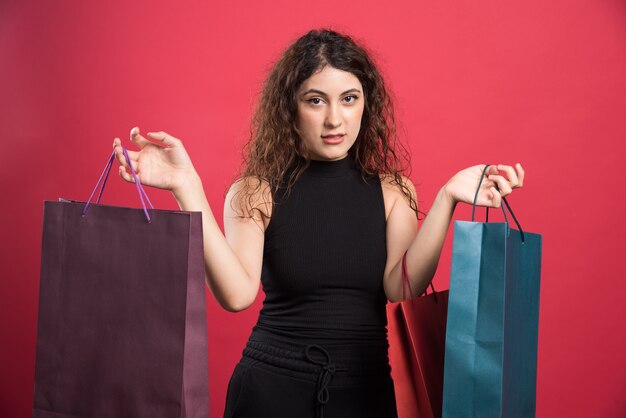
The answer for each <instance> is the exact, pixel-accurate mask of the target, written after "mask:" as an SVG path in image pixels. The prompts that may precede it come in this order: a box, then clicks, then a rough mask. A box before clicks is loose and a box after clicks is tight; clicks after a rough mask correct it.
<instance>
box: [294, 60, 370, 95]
mask: <svg viewBox="0 0 626 418" xmlns="http://www.w3.org/2000/svg"><path fill="white" fill-rule="evenodd" d="M309 89H315V90H321V91H323V92H325V93H328V94H332V93H337V94H340V93H342V92H344V91H346V90H349V89H359V90H361V91H363V87H362V86H361V82H360V81H359V79H358V78H357V77H356V76H355V75H354V74H352V73H350V72H348V71H343V70H339V69H337V68H335V67H331V66H330V65H326V66H324V68H322V69H321V70H318V71H316V72H315V73H313V75H311V77H309V78H307V79H306V80H304V82H303V83H302V85H301V86H300V91H301V92H304V91H306V90H309Z"/></svg>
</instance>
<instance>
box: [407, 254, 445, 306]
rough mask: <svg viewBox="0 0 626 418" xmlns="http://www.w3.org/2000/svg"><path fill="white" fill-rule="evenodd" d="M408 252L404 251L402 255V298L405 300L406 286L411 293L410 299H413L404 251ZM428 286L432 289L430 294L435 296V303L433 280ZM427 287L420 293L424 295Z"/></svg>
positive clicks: (435, 294)
mask: <svg viewBox="0 0 626 418" xmlns="http://www.w3.org/2000/svg"><path fill="white" fill-rule="evenodd" d="M407 252H408V250H407V251H405V252H404V255H403V256H402V300H406V288H407V287H408V288H409V294H410V295H411V299H413V289H411V281H410V280H409V273H408V271H407V268H406V253H407ZM428 287H430V290H432V292H433V293H432V294H433V297H434V298H435V303H438V302H437V292H435V286H433V281H432V280H431V281H430V283H429V284H428ZM428 287H426V290H424V293H422V295H425V294H427V293H428Z"/></svg>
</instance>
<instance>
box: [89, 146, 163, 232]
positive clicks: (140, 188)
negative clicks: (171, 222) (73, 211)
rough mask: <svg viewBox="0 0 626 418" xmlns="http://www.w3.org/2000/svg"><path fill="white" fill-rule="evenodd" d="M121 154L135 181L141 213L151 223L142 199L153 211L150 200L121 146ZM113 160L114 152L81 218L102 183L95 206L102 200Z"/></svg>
mask: <svg viewBox="0 0 626 418" xmlns="http://www.w3.org/2000/svg"><path fill="white" fill-rule="evenodd" d="M122 152H123V153H124V157H126V161H128V166H129V167H130V171H131V173H132V175H133V178H134V179H135V186H137V193H139V200H141V206H142V207H143V213H144V214H145V215H146V219H147V220H148V222H151V221H152V220H151V218H150V214H149V213H148V210H147V208H146V203H145V201H144V197H145V198H146V200H147V201H148V204H149V205H150V209H154V206H152V202H151V201H150V198H149V197H148V194H147V193H146V191H145V190H144V189H143V186H142V185H141V182H140V181H139V179H138V178H137V174H136V173H135V169H134V168H133V164H132V163H131V162H130V157H129V156H128V151H126V148H125V147H124V146H122ZM114 158H115V151H113V152H112V153H111V156H110V157H109V160H108V161H107V163H106V165H105V166H104V170H102V174H100V178H99V179H98V182H97V183H96V186H95V187H94V188H93V191H92V192H91V195H90V196H89V199H88V200H87V204H86V205H85V207H84V208H83V212H82V215H83V216H85V215H87V210H89V206H91V199H93V195H94V194H95V193H96V190H97V189H98V186H99V185H100V183H101V182H102V186H101V187H100V193H98V199H97V200H96V204H99V203H100V198H102V192H104V186H106V184H107V180H108V178H109V173H110V172H111V167H112V166H113V159H114ZM103 178H104V181H102V179H103Z"/></svg>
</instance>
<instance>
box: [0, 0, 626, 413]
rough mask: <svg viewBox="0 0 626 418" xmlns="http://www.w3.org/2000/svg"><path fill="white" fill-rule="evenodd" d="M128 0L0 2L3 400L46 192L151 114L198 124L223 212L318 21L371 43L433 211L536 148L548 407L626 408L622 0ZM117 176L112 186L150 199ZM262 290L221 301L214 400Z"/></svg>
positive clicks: (15, 390)
mask: <svg viewBox="0 0 626 418" xmlns="http://www.w3.org/2000/svg"><path fill="white" fill-rule="evenodd" d="M127 3H129V2H124V1H120V0H114V1H108V2H98V3H96V2H81V1H55V2H49V1H41V2H33V1H19V2H18V1H15V2H13V1H9V0H4V1H2V2H1V3H0V80H2V81H1V82H0V140H1V141H2V144H3V145H2V147H0V157H1V161H2V164H0V185H1V189H0V190H1V196H2V197H1V198H0V199H1V204H0V222H1V225H2V241H1V242H2V243H1V244H0V245H2V247H1V249H0V280H1V284H2V287H1V289H2V290H1V293H0V338H1V343H0V362H1V363H0V366H1V367H0V370H1V371H2V372H1V373H0V416H2V417H27V416H29V415H30V407H31V403H32V395H33V375H34V365H35V364H34V363H35V340H36V322H37V298H38V286H39V257H40V249H41V226H42V225H41V222H42V209H43V204H42V201H43V200H44V199H52V200H54V199H56V198H58V197H61V196H62V197H66V198H74V199H81V200H84V199H86V198H87V197H88V194H89V192H90V191H91V188H92V187H93V184H94V182H95V181H96V179H97V177H98V175H99V173H100V170H101V169H102V167H103V165H104V163H105V161H106V158H107V157H108V155H109V152H110V150H111V142H112V139H113V137H114V136H120V137H123V138H124V140H125V143H126V144H127V145H128V144H129V142H128V140H127V136H126V135H127V133H128V131H129V129H130V128H131V127H133V126H135V125H139V126H140V127H141V128H143V129H144V131H145V130H160V129H163V130H166V131H168V132H170V133H171V134H173V135H175V136H178V137H179V138H181V139H183V140H184V141H185V144H186V146H187V148H188V150H189V152H190V154H191V156H192V158H193V160H194V162H195V165H196V167H197V169H198V170H199V172H200V175H201V176H202V178H203V179H204V185H205V188H206V190H207V194H208V196H209V200H210V204H211V205H212V207H213V208H214V211H215V212H216V214H218V216H221V213H222V208H223V206H222V205H223V194H224V191H225V189H226V187H227V186H228V185H229V184H230V181H231V180H232V178H233V175H234V174H235V171H236V169H237V167H238V164H239V161H240V155H239V150H240V148H241V145H242V143H243V140H244V139H245V137H246V134H247V132H248V122H249V119H250V112H251V109H252V107H253V104H254V101H255V98H256V97H257V92H258V91H259V86H260V82H261V81H262V79H263V77H264V74H265V73H266V71H267V69H268V68H269V67H270V65H271V63H272V62H273V60H275V59H276V58H277V57H278V55H279V53H280V52H281V51H282V50H283V48H285V47H286V45H287V44H288V43H289V42H290V41H292V40H294V39H295V38H296V37H297V36H298V35H300V34H302V33H303V32H304V31H306V30H307V29H309V28H317V27H322V26H329V27H331V28H335V29H338V30H341V31H346V32H348V33H350V34H352V35H353V36H354V37H356V38H357V39H359V40H362V41H364V42H365V44H366V45H367V46H369V48H370V49H371V50H372V51H374V55H375V57H376V59H377V60H378V62H379V64H380V66H381V67H382V69H383V71H384V73H385V74H386V76H387V80H388V82H389V84H390V85H391V87H392V89H393V91H394V92H395V97H396V99H397V110H398V116H399V120H400V123H401V135H402V138H403V139H404V140H405V141H407V142H408V143H409V145H410V147H411V149H412V152H413V160H412V166H413V174H412V178H413V180H414V181H415V182H416V183H417V184H418V193H419V195H420V204H421V207H422V209H425V210H427V209H428V208H429V206H430V203H431V202H432V199H433V198H434V195H435V193H436V191H437V189H438V188H439V187H441V186H442V185H443V184H444V182H445V181H446V180H447V179H448V178H450V177H451V176H452V175H453V174H454V173H455V172H456V171H457V170H459V169H461V168H464V167H466V166H469V165H473V164H478V163H482V162H490V163H508V164H513V163H515V162H518V161H519V162H522V164H523V165H524V167H525V168H526V170H527V182H526V184H525V187H524V189H523V190H521V191H518V192H516V193H515V194H514V195H513V196H511V199H510V202H511V204H512V206H513V208H514V209H516V213H517V214H518V217H519V218H520V221H521V222H522V225H523V226H525V227H526V229H528V230H529V231H533V232H539V233H542V234H543V237H544V260H543V276H542V288H541V314H540V335H539V365H538V368H539V370H538V394H537V404H538V406H537V411H538V413H537V415H538V416H539V417H543V418H553V417H569V418H574V417H623V416H626V400H625V399H626V397H624V392H625V389H626V356H625V354H624V353H625V351H624V345H625V343H626V330H625V329H626V327H625V325H624V323H625V320H626V303H624V295H625V294H626V280H625V279H626V274H625V273H626V268H625V267H624V266H625V263H623V262H621V261H620V260H619V257H620V256H622V252H623V250H624V245H623V243H624V236H625V235H626V234H625V233H626V230H625V227H624V222H623V220H622V219H621V218H622V216H624V214H625V213H626V210H625V209H626V207H625V206H626V203H625V198H624V196H625V193H624V188H623V184H624V173H623V170H622V169H621V168H622V167H621V166H620V163H621V162H622V160H623V156H622V155H623V153H624V150H625V146H624V142H625V141H626V122H625V121H626V117H625V115H624V113H625V110H626V3H624V2H623V1H620V0H593V1H592V0H589V1H585V0H578V1H571V0H552V1H538V0H529V1H525V2H502V1H493V0H488V1H481V2H469V1H459V0H457V1H449V0H442V1H436V2H432V1H417V0H406V1H391V2H388V1H386V2H379V1H369V0H368V1H358V2H357V1H353V2H337V1H331V0H319V1H316V2H304V3H303V2H294V1H286V0H277V1H273V2H262V3H265V5H263V6H261V5H260V4H261V2H250V4H247V5H246V4H243V3H241V2H229V3H227V2H199V1H188V2H183V3H182V4H184V5H182V6H174V5H173V2H169V1H162V0H159V1H141V2H133V4H127ZM115 180H116V181H113V182H110V183H109V187H108V190H107V192H106V195H105V202H106V203H111V204H122V205H130V206H137V205H138V202H137V198H136V195H135V191H134V189H133V188H132V187H130V186H129V185H127V184H124V183H123V182H121V181H119V180H118V179H115ZM149 192H150V196H151V198H152V200H153V202H154V203H155V204H156V206H157V207H161V208H172V209H175V208H177V206H176V204H175V201H174V199H173V198H172V196H171V195H170V194H169V193H168V192H164V191H157V190H150V191H149ZM467 218H468V211H467V208H460V209H459V210H458V212H457V219H467ZM219 221H220V222H221V219H220V220H219ZM620 243H621V244H620ZM449 245H450V242H449V241H448V244H447V246H446V249H445V252H444V255H443V258H442V262H441V266H440V270H439V272H438V276H437V279H436V284H437V285H438V286H439V287H440V288H445V287H447V285H448V272H449V264H450V247H449ZM260 300H261V295H260V296H259V301H258V302H257V304H256V305H254V307H253V308H251V309H249V310H248V311H247V312H243V313H239V314H229V313H226V312H224V311H223V310H221V309H220V308H219V307H218V306H217V305H216V303H215V302H214V301H213V300H211V299H209V301H208V319H209V339H210V340H209V343H210V348H209V350H210V353H209V356H210V364H209V367H210V390H211V396H212V398H211V399H212V404H211V413H212V416H214V417H218V416H221V414H222V411H223V404H224V397H225V390H226V385H227V383H228V378H229V377H230V373H231V371H232V368H233V366H234V364H235V362H236V361H237V360H238V359H239V357H240V354H241V350H242V348H243V345H244V343H245V340H246V338H247V336H248V334H249V332H250V329H251V327H252V325H253V324H254V322H255V320H256V315H257V313H258V310H259V307H260V305H259V303H260Z"/></svg>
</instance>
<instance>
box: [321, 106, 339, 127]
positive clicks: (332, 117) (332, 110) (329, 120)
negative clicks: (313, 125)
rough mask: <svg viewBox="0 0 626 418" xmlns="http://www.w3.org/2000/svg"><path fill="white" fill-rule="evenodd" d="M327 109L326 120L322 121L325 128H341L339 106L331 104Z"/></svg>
mask: <svg viewBox="0 0 626 418" xmlns="http://www.w3.org/2000/svg"><path fill="white" fill-rule="evenodd" d="M327 109H328V110H327V112H326V118H325V119H324V125H325V126H326V128H329V129H333V128H337V127H338V126H341V109H340V108H339V106H337V105H336V104H331V105H330V106H328V107H327Z"/></svg>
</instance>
